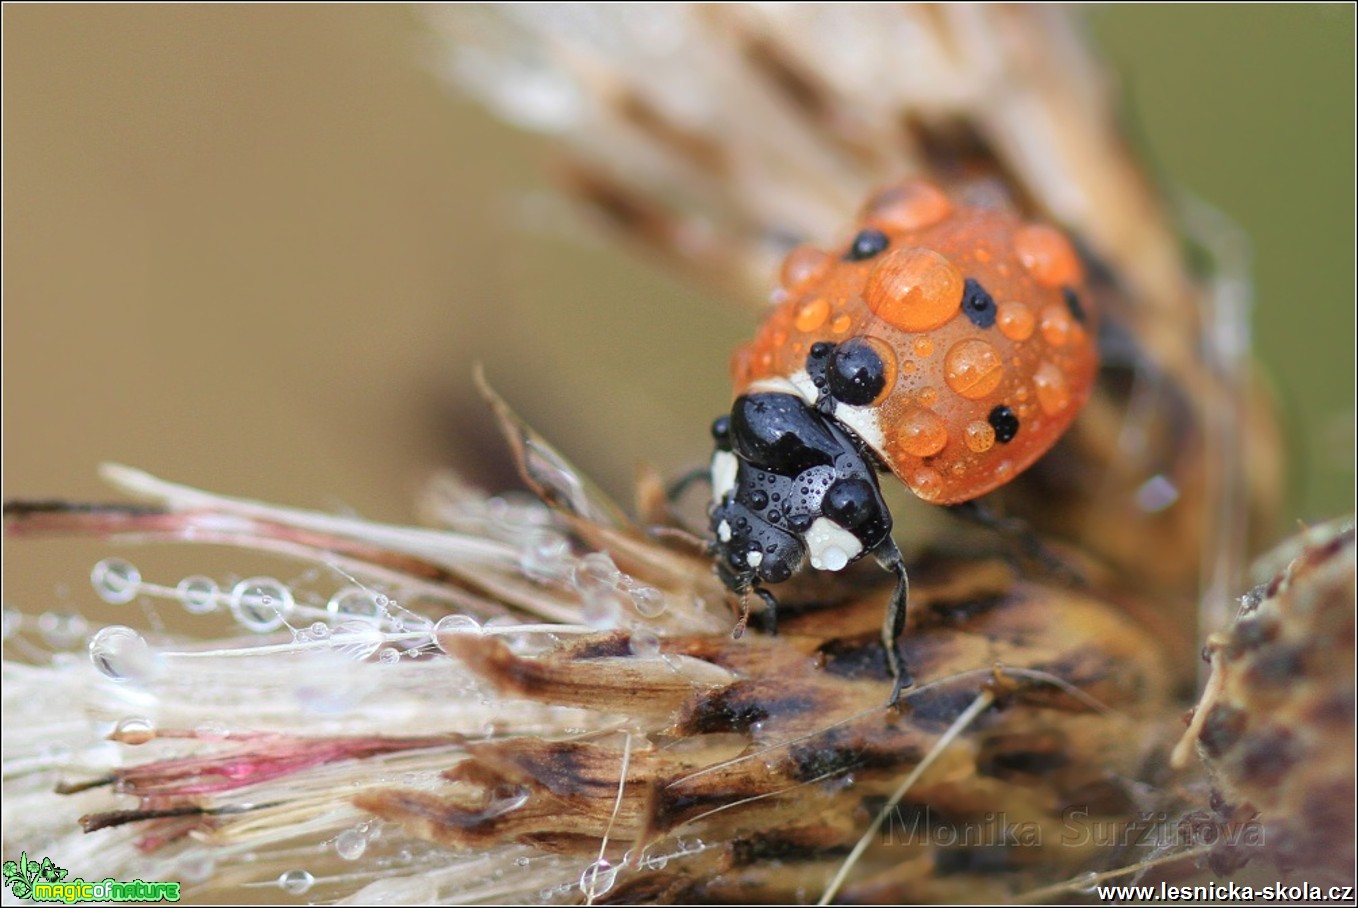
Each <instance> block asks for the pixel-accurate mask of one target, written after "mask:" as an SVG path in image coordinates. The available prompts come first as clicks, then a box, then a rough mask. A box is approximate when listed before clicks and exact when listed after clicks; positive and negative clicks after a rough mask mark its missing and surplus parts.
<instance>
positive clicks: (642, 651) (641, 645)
mask: <svg viewBox="0 0 1358 908" xmlns="http://www.w3.org/2000/svg"><path fill="white" fill-rule="evenodd" d="M627 646H628V649H630V650H631V651H632V655H634V656H640V657H641V658H643V659H648V658H650V657H652V656H658V655H660V638H659V637H657V636H656V635H655V634H653V633H651V632H650V631H633V632H632V636H631V638H630V639H629V640H628V641H627Z"/></svg>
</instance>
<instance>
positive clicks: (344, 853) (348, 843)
mask: <svg viewBox="0 0 1358 908" xmlns="http://www.w3.org/2000/svg"><path fill="white" fill-rule="evenodd" d="M367 850H368V837H367V836H365V835H364V834H363V833H362V832H360V831H359V830H357V829H347V830H345V831H344V832H341V833H340V834H339V835H337V836H336V837H335V854H337V855H339V856H340V857H341V858H342V859H343V860H346V861H357V860H358V859H359V858H361V857H363V852H365V851H367Z"/></svg>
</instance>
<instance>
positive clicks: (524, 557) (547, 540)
mask: <svg viewBox="0 0 1358 908" xmlns="http://www.w3.org/2000/svg"><path fill="white" fill-rule="evenodd" d="M570 554H571V545H570V541H569V540H567V539H566V537H565V536H563V535H562V534H560V533H558V532H557V531H555V530H550V529H539V530H533V531H532V532H530V533H528V534H527V536H525V537H524V540H523V549H522V551H520V552H519V569H520V570H521V571H522V572H523V573H524V575H525V576H527V577H529V578H530V579H532V580H536V581H538V582H540V583H550V582H553V581H560V580H564V579H566V578H568V577H570V575H571V563H570Z"/></svg>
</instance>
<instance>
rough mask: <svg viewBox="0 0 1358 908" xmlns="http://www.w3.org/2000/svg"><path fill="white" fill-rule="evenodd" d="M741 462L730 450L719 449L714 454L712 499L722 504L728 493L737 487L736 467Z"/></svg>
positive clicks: (715, 502)
mask: <svg viewBox="0 0 1358 908" xmlns="http://www.w3.org/2000/svg"><path fill="white" fill-rule="evenodd" d="M739 466H740V462H739V461H737V460H736V455H734V454H732V453H731V452H730V451H717V452H716V453H715V454H713V455H712V501H713V503H714V504H721V502H722V499H723V498H725V497H726V494H727V493H728V492H730V491H731V490H732V489H734V488H735V487H736V469H737V468H738V467H739Z"/></svg>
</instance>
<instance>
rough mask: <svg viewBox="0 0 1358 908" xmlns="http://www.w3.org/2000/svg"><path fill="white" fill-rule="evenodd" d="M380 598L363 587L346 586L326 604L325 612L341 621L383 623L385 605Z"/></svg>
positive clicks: (383, 597)
mask: <svg viewBox="0 0 1358 908" xmlns="http://www.w3.org/2000/svg"><path fill="white" fill-rule="evenodd" d="M386 598H387V597H386V596H380V597H379V595H378V594H375V593H373V591H372V590H365V589H364V588H363V587H361V586H346V587H344V588H343V589H342V590H339V591H338V592H337V593H335V595H333V596H331V597H330V601H329V602H327V603H326V604H325V610H326V611H327V612H329V613H330V616H331V617H332V618H335V619H338V620H340V621H345V620H350V619H353V620H361V621H381V620H382V615H383V603H382V602H381V601H380V600H381V599H386Z"/></svg>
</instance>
